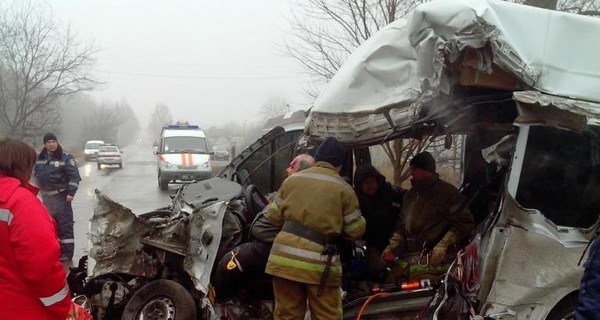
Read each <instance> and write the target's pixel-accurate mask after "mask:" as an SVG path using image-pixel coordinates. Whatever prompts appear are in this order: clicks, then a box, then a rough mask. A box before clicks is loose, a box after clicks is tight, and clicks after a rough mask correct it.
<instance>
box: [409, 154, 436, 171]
mask: <svg viewBox="0 0 600 320" xmlns="http://www.w3.org/2000/svg"><path fill="white" fill-rule="evenodd" d="M409 165H410V166H411V167H417V168H420V169H423V170H425V171H429V172H431V173H435V159H434V158H433V156H432V155H431V153H429V152H427V151H423V152H420V153H418V154H416V155H415V156H414V157H413V158H412V159H411V160H410V163H409Z"/></svg>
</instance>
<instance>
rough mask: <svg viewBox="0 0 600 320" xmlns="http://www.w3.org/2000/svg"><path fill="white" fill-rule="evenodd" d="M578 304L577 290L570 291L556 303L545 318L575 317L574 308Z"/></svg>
mask: <svg viewBox="0 0 600 320" xmlns="http://www.w3.org/2000/svg"><path fill="white" fill-rule="evenodd" d="M578 304H579V297H578V292H572V293H570V294H569V295H567V296H566V297H564V298H563V299H562V300H561V301H560V302H559V303H557V304H556V305H555V306H554V308H552V310H550V313H549V314H548V317H547V318H546V320H571V319H575V309H576V308H577V305H578Z"/></svg>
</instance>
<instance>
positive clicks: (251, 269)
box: [212, 154, 315, 300]
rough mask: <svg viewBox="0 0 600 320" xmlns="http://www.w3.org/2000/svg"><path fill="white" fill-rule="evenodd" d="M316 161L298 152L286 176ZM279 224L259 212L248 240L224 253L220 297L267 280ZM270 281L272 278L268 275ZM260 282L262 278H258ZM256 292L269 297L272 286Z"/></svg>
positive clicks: (215, 280)
mask: <svg viewBox="0 0 600 320" xmlns="http://www.w3.org/2000/svg"><path fill="white" fill-rule="evenodd" d="M314 164H315V159H314V158H313V157H312V156H310V155H309V154H301V155H298V156H296V157H295V158H294V159H293V160H292V162H290V165H289V167H288V168H287V169H286V172H287V176H288V177H289V176H291V175H292V174H294V173H296V172H298V171H301V170H304V169H307V168H310V167H312V166H313V165H314ZM279 229H280V228H279V227H278V226H275V225H273V224H272V223H270V222H269V220H268V219H267V216H266V210H263V211H261V212H260V213H258V214H257V215H256V217H255V218H254V221H253V222H252V226H251V227H250V236H249V239H250V241H249V242H246V243H242V244H240V245H238V246H237V247H235V248H233V250H231V251H229V252H228V253H227V254H225V255H224V256H223V257H222V258H221V260H219V264H218V266H217V269H216V272H215V276H214V277H213V281H212V283H213V285H214V287H215V291H216V296H217V298H218V299H220V300H221V299H228V298H231V297H233V296H235V295H236V294H237V293H238V291H239V290H240V289H243V288H245V287H246V286H247V284H248V283H250V282H251V281H253V280H265V266H266V265H267V258H268V257H269V253H270V252H271V246H272V245H273V240H275V236H276V235H277V234H278V233H279ZM266 280H268V281H266V282H268V284H269V285H270V283H271V282H270V279H266ZM259 282H260V281H259ZM267 291H269V292H265V291H264V290H263V291H260V292H256V293H255V294H257V295H261V294H264V295H265V297H264V298H265V299H266V298H271V297H269V294H270V291H271V290H270V289H268V290H267Z"/></svg>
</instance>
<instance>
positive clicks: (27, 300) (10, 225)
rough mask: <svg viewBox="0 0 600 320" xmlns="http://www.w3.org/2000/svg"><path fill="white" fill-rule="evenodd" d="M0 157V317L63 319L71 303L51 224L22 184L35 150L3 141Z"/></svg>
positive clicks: (32, 191)
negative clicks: (0, 298) (0, 301)
mask: <svg viewBox="0 0 600 320" xmlns="http://www.w3.org/2000/svg"><path fill="white" fill-rule="evenodd" d="M0 155H2V156H0V297H2V301H3V302H2V303H0V319H12V320H19V319H23V320H30V319H36V320H46V319H47V320H64V319H67V317H68V314H69V311H70V310H71V309H72V308H73V304H72V302H71V300H70V298H71V295H70V293H69V288H68V286H67V282H66V273H65V268H64V267H63V265H62V264H61V263H60V262H59V260H58V259H59V256H60V253H61V251H60V245H59V243H58V237H57V235H56V226H55V224H54V221H53V220H52V218H51V217H50V214H49V213H48V210H46V208H45V207H44V205H43V204H42V202H41V201H40V200H39V199H38V198H37V196H36V194H37V192H38V189H37V188H35V187H34V186H32V185H30V184H29V182H28V181H29V179H30V178H31V172H32V169H33V166H34V164H35V161H36V154H35V150H33V148H31V147H30V146H29V145H27V144H25V143H23V142H21V141H18V140H14V139H3V140H0Z"/></svg>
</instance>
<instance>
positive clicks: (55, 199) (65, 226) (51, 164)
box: [34, 132, 81, 267]
mask: <svg viewBox="0 0 600 320" xmlns="http://www.w3.org/2000/svg"><path fill="white" fill-rule="evenodd" d="M34 175H35V179H36V181H37V184H38V186H39V187H40V192H41V194H42V200H43V201H44V204H45V205H46V207H47V208H48V211H50V215H51V216H52V218H54V220H55V221H56V224H57V228H58V237H59V239H60V249H61V255H60V261H61V262H63V264H64V265H65V266H67V267H69V266H71V264H72V263H73V262H72V260H73V253H74V250H75V239H74V236H73V223H74V222H73V208H72V207H71V202H72V201H73V197H75V192H77V188H78V187H79V181H80V180H81V178H80V177H79V169H78V168H77V163H76V162H75V159H74V158H73V156H72V155H71V154H69V153H68V152H66V151H64V150H63V149H62V147H61V145H60V144H59V143H58V140H57V138H56V135H54V133H51V132H49V133H46V134H45V135H44V149H43V150H42V151H41V152H40V154H39V155H38V157H37V162H36V165H35V171H34Z"/></svg>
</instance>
